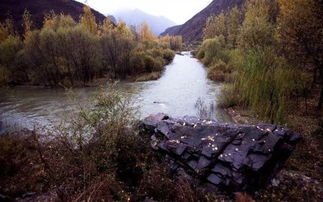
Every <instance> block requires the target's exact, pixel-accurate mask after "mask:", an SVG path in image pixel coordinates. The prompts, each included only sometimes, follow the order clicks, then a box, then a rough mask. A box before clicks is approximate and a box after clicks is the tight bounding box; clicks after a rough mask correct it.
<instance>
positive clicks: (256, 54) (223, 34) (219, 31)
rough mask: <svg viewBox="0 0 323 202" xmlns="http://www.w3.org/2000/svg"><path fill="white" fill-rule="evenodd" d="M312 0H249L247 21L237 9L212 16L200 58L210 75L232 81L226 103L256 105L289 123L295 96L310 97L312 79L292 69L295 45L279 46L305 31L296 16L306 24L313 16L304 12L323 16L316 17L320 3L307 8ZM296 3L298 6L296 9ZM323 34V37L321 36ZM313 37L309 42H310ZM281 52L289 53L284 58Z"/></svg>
mask: <svg viewBox="0 0 323 202" xmlns="http://www.w3.org/2000/svg"><path fill="white" fill-rule="evenodd" d="M307 1H311V0H300V1H299V2H297V3H295V2H294V1H281V2H280V5H281V6H280V9H278V7H277V4H275V3H273V2H271V1H267V0H249V1H247V2H246V4H245V13H244V20H243V22H242V23H241V21H240V19H241V16H240V12H239V10H237V8H233V9H231V10H230V11H228V12H227V14H225V13H222V14H220V15H218V16H214V17H212V18H210V19H209V21H208V23H207V26H206V28H205V30H204V34H205V36H204V37H205V40H204V41H203V43H202V45H201V47H200V49H199V51H198V54H197V57H198V58H199V59H201V61H202V62H203V63H204V64H206V65H208V66H209V69H208V77H209V78H210V79H212V80H215V81H226V82H229V83H228V84H226V85H225V87H224V88H223V90H222V95H223V96H222V97H221V99H220V104H219V105H220V106H222V107H231V106H234V105H240V106H244V107H247V108H249V109H251V110H252V111H254V112H255V113H256V114H257V115H259V117H261V118H263V119H267V120H268V121H271V122H278V123H282V122H284V115H285V112H286V111H287V109H288V107H289V106H288V105H289V104H290V102H291V101H292V100H293V98H294V97H295V96H302V95H305V94H304V92H307V91H308V89H309V86H310V85H309V83H310V82H309V81H310V79H309V78H308V76H307V75H308V74H306V73H304V72H301V71H299V70H298V69H295V68H292V66H293V65H291V64H290V61H289V60H286V58H287V59H289V57H286V55H289V56H291V55H295V54H294V53H293V50H292V49H289V51H290V52H291V53H289V52H284V51H282V49H278V48H279V45H284V44H286V46H285V47H284V48H291V47H292V46H293V45H296V44H297V43H295V42H296V41H297V40H298V39H299V38H297V37H296V35H299V33H305V31H300V30H301V29H302V28H301V27H302V25H301V23H299V25H295V23H294V19H293V18H292V17H291V16H293V17H295V18H296V21H295V22H301V21H302V19H303V20H305V19H306V20H307V18H306V17H304V15H306V16H311V15H312V18H311V17H308V18H310V19H313V20H314V21H315V22H318V20H317V19H318V18H315V17H314V15H315V14H314V13H315V12H314V10H315V9H314V7H312V8H311V9H312V11H310V9H309V7H306V6H304V5H305V4H306V3H305V2H307ZM301 2H303V3H304V4H302V3H301ZM307 3H308V2H307ZM298 4H299V5H301V4H302V5H303V6H300V7H298V9H299V13H298V14H297V12H295V11H296V10H297V9H296V8H297V6H295V5H298ZM306 5H307V4H306ZM293 6H294V7H295V9H291V8H294V7H293ZM301 10H302V11H301ZM278 11H280V12H281V17H280V19H278V21H279V20H280V22H281V23H280V26H279V27H278V29H277V27H276V24H275V22H276V21H277V20H276V18H277V13H278ZM297 15H300V16H301V17H299V16H297ZM317 16H318V15H317ZM304 23H305V22H304ZM305 24H306V26H307V25H308V23H305ZM316 24H317V23H316ZM313 27H314V25H313ZM286 28H287V29H286ZM296 29H298V31H297V30H296ZM307 30H308V32H310V30H311V26H309V27H307ZM313 30H314V29H312V32H311V34H310V33H309V34H301V35H299V37H303V38H304V37H305V38H306V37H307V36H308V37H314V35H315V34H314V32H313ZM277 33H278V35H277ZM293 34H295V35H293ZM277 36H278V37H277ZM315 36H317V35H315ZM288 37H292V38H293V37H294V38H293V39H291V38H288ZM320 38H322V37H316V39H320ZM277 39H279V40H277ZM282 40H285V41H282ZM305 41H308V42H305ZM310 41H311V40H303V42H305V43H306V44H307V45H309V44H310ZM312 41H313V40H312ZM316 44H320V43H316ZM303 45H304V44H303ZM311 47H312V46H311ZM313 47H314V46H313ZM315 47H318V45H316V46H315ZM284 48H283V49H284ZM295 50H296V51H297V52H296V54H298V53H300V51H299V50H300V49H295ZM310 50H317V48H310ZM281 53H284V57H282V56H281ZM313 55H315V54H313ZM308 57H310V58H313V57H312V56H308ZM317 61H320V60H317Z"/></svg>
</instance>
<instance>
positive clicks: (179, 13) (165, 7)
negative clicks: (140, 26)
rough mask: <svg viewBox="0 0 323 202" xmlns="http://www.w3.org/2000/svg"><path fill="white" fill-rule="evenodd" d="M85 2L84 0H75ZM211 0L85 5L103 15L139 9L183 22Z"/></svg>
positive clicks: (112, 0)
mask: <svg viewBox="0 0 323 202" xmlns="http://www.w3.org/2000/svg"><path fill="white" fill-rule="evenodd" d="M77 1H79V2H82V3H85V2H86V0H77ZM211 1H212V0H87V5H89V6H90V7H92V8H93V9H95V10H97V11H99V12H101V13H102V14H104V15H107V14H112V15H113V14H114V13H115V12H117V11H120V10H125V9H140V10H142V11H144V12H146V13H149V14H152V15H156V16H164V17H166V18H168V19H170V20H172V21H174V22H175V23H177V24H183V23H185V22H186V21H187V20H189V19H190V18H191V17H193V16H194V15H195V14H197V13H198V12H199V11H201V10H202V9H203V8H205V7H206V6H207V5H209V4H210V3H211Z"/></svg>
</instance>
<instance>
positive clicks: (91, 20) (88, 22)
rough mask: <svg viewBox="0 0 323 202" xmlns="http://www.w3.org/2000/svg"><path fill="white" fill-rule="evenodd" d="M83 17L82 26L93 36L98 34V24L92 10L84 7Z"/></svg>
mask: <svg viewBox="0 0 323 202" xmlns="http://www.w3.org/2000/svg"><path fill="white" fill-rule="evenodd" d="M83 13H84V14H83V16H82V17H81V21H80V22H81V24H82V25H83V26H84V27H85V28H86V29H87V30H88V31H89V32H91V33H92V34H96V33H97V28H98V26H97V24H96V21H95V16H94V15H93V13H92V11H91V8H90V7H88V6H84V7H83Z"/></svg>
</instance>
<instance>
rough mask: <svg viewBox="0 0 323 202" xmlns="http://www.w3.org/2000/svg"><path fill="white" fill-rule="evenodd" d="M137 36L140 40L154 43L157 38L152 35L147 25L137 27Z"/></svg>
mask: <svg viewBox="0 0 323 202" xmlns="http://www.w3.org/2000/svg"><path fill="white" fill-rule="evenodd" d="M139 36H140V39H141V40H142V41H143V40H148V41H156V40H157V37H156V36H155V35H154V34H153V33H152V31H151V29H150V28H149V26H148V24H147V23H143V24H142V25H140V27H139Z"/></svg>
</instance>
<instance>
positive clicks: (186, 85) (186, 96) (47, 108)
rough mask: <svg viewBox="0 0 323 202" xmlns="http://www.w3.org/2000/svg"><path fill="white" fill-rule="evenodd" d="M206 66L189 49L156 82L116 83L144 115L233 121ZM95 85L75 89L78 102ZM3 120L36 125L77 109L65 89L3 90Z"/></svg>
mask: <svg viewBox="0 0 323 202" xmlns="http://www.w3.org/2000/svg"><path fill="white" fill-rule="evenodd" d="M206 74H207V73H206V70H205V68H204V67H203V65H202V64H201V63H200V62H199V61H198V60H196V59H195V58H192V57H191V55H190V53H189V52H184V54H183V55H176V57H175V59H174V61H173V62H172V63H171V64H170V65H168V66H167V67H166V70H165V72H164V73H163V76H162V77H161V78H160V79H159V80H157V81H148V82H140V83H125V82H120V83H118V84H117V88H119V89H120V90H121V91H122V92H125V93H129V94H132V95H133V98H134V101H135V103H136V105H138V106H139V109H140V114H141V115H140V116H141V118H143V117H146V116H148V115H149V114H154V113H159V112H164V113H167V114H169V115H171V116H174V117H181V116H185V115H190V116H202V117H204V116H206V117H211V118H213V119H216V120H219V121H225V122H226V121H231V119H230V117H229V116H228V115H227V114H226V113H225V112H224V111H223V110H221V109H218V108H217V107H216V101H217V98H218V96H219V90H220V84H216V83H214V82H212V81H210V80H208V79H207V75H206ZM95 90H96V89H95V88H83V89H75V90H74V93H75V94H76V95H77V99H78V102H81V103H82V102H83V103H87V102H88V98H90V97H91V96H93V94H94V93H95ZM0 95H1V96H0V120H1V122H2V125H3V128H6V129H8V128H10V127H11V128H15V129H16V128H22V127H27V128H30V129H31V128H33V126H34V125H35V124H36V125H39V126H44V125H50V124H51V123H57V122H59V120H60V119H61V118H62V116H64V115H66V114H70V112H73V111H75V103H74V104H73V102H71V100H70V98H69V96H68V93H67V92H65V91H64V90H63V89H55V90H52V89H43V88H36V87H35V88H33V87H30V88H26V87H23V88H22V87H21V88H19V87H18V88H14V89H1V90H0Z"/></svg>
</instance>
